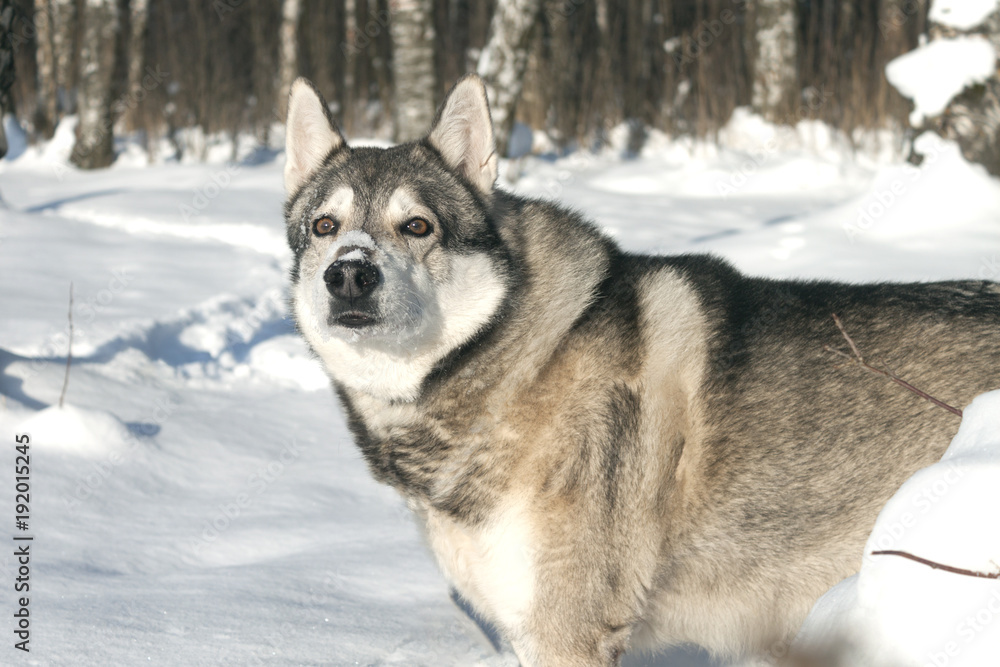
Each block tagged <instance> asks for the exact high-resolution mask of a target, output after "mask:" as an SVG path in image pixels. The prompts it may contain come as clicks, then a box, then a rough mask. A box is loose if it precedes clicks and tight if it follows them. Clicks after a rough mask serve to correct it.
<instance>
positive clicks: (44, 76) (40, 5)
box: [34, 0, 58, 139]
mask: <svg viewBox="0 0 1000 667" xmlns="http://www.w3.org/2000/svg"><path fill="white" fill-rule="evenodd" d="M34 24H35V43H36V45H37V49H36V51H35V63H36V64H37V66H38V110H37V122H36V126H37V127H38V129H39V131H40V132H41V134H42V136H44V137H45V138H46V139H51V138H52V134H53V133H54V132H55V128H56V120H57V119H56V114H57V113H58V111H57V105H56V72H55V54H54V52H53V48H52V27H53V26H52V10H51V9H50V8H49V2H48V0H35V20H34Z"/></svg>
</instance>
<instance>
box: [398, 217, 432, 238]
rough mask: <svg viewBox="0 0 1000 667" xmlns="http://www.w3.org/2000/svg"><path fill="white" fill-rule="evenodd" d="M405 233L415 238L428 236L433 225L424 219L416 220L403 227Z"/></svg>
mask: <svg viewBox="0 0 1000 667" xmlns="http://www.w3.org/2000/svg"><path fill="white" fill-rule="evenodd" d="M403 231H405V232H407V233H409V234H413V235H414V236H426V235H427V234H428V233H429V232H430V231H431V223H429V222H427V221H426V220H424V219H423V218H414V219H413V220H410V221H409V222H408V223H406V224H405V225H403Z"/></svg>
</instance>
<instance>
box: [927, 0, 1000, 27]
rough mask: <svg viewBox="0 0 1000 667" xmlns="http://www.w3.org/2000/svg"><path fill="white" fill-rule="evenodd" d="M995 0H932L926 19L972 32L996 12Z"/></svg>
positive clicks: (999, 4) (998, 3) (996, 2)
mask: <svg viewBox="0 0 1000 667" xmlns="http://www.w3.org/2000/svg"><path fill="white" fill-rule="evenodd" d="M998 6H1000V2H998V1H997V0H934V2H933V3H931V11H930V15H929V16H928V18H929V19H930V20H931V22H932V23H940V24H941V25H946V26H948V27H951V28H956V29H958V30H972V29H973V28H975V27H977V26H980V25H982V24H983V22H984V21H986V17H988V16H989V15H990V14H992V13H993V12H995V11H996V10H997V7H998Z"/></svg>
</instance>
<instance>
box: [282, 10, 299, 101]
mask: <svg viewBox="0 0 1000 667" xmlns="http://www.w3.org/2000/svg"><path fill="white" fill-rule="evenodd" d="M301 13H302V3H301V2H300V0H284V1H283V2H282V5H281V40H280V42H279V43H280V45H281V46H280V47H279V48H280V53H279V57H280V63H279V65H278V71H279V76H280V77H281V78H280V84H279V86H278V115H279V117H281V118H284V117H285V114H286V113H287V110H288V109H287V108H288V91H289V90H291V89H292V82H293V81H295V77H296V76H298V73H299V58H298V53H299V40H298V31H299V15H300V14H301Z"/></svg>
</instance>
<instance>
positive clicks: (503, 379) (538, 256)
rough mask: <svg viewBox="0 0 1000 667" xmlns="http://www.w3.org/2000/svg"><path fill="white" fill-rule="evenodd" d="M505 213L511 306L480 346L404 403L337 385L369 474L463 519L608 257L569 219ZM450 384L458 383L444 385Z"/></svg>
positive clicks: (534, 206)
mask: <svg viewBox="0 0 1000 667" xmlns="http://www.w3.org/2000/svg"><path fill="white" fill-rule="evenodd" d="M506 205H507V206H506V207H507V208H508V210H507V211H506V215H505V216H504V218H505V219H506V220H507V222H505V223H501V227H500V230H499V231H500V234H501V236H503V237H504V241H505V243H506V244H507V246H508V247H509V248H510V249H511V253H512V256H511V261H512V263H513V264H514V267H515V270H514V274H515V277H514V287H513V290H512V293H511V297H510V298H511V299H512V301H511V303H509V304H507V307H506V308H505V309H504V311H503V316H502V317H500V318H499V319H498V320H497V321H496V322H494V323H493V325H492V328H491V330H490V331H488V332H485V334H484V336H485V337H484V338H483V340H481V341H480V344H476V343H473V344H472V345H470V346H468V347H467V348H465V349H462V350H460V351H458V352H457V355H456V357H455V358H452V359H448V360H445V363H446V364H447V368H444V369H441V370H440V371H439V372H438V373H437V374H436V375H435V374H432V375H431V376H430V377H429V378H428V379H427V380H426V381H425V383H424V387H423V388H422V390H421V392H420V394H419V395H418V396H417V397H416V398H415V399H414V400H411V401H391V400H385V399H383V398H379V397H376V396H373V395H371V394H367V393H365V392H363V391H359V390H356V389H350V388H347V387H343V386H341V387H339V390H340V395H341V397H342V399H343V400H344V403H345V407H346V408H347V411H348V416H349V418H350V422H351V424H350V425H351V428H352V430H353V431H354V434H355V436H356V439H357V441H358V445H359V446H360V447H361V450H362V452H363V453H364V455H365V457H366V459H367V460H368V462H369V464H370V465H371V467H372V470H373V473H374V474H375V476H376V477H377V478H379V479H381V480H382V481H384V482H387V483H389V484H391V485H392V486H395V487H396V488H398V489H399V490H400V491H401V492H402V493H403V494H404V495H407V496H409V497H414V498H418V499H419V498H422V499H424V500H425V501H429V502H431V503H432V504H434V505H437V506H442V505H444V506H450V507H456V508H458V507H460V508H461V511H462V512H464V513H468V514H469V517H466V518H475V514H476V513H477V512H479V511H480V510H481V509H482V508H483V507H485V506H488V505H489V503H488V501H487V500H486V499H483V498H470V497H466V495H464V494H465V489H470V488H479V489H482V488H483V487H484V485H475V484H470V483H469V476H470V475H471V474H473V473H472V472H470V471H471V470H473V469H475V468H476V463H475V462H476V459H477V458H478V457H479V454H481V453H483V452H485V451H486V450H490V451H491V452H492V453H493V457H492V460H493V461H496V460H497V457H496V456H495V455H496V450H497V449H498V448H501V449H502V448H504V447H505V446H506V445H505V439H504V437H503V436H502V435H501V434H502V433H503V424H504V422H505V415H506V413H507V412H508V411H509V410H511V409H515V406H516V404H517V403H518V397H519V396H520V395H522V393H523V392H524V391H525V390H526V389H527V388H529V387H530V386H531V385H532V384H533V383H534V382H535V380H536V378H537V377H538V374H539V372H540V371H541V370H542V369H543V368H545V366H546V364H547V363H548V361H549V359H550V358H552V357H553V355H554V354H555V353H556V352H557V350H558V349H559V348H560V346H562V345H564V344H565V341H566V337H567V334H568V333H569V332H570V330H571V329H572V327H573V326H574V324H575V323H576V322H578V321H579V320H580V318H581V316H582V315H583V314H584V312H585V311H586V310H587V308H588V307H589V306H590V305H591V304H592V303H593V301H594V299H595V298H596V295H597V290H598V287H599V285H600V284H601V283H602V282H603V281H604V280H605V279H606V278H607V274H608V267H609V264H610V261H611V253H612V252H616V251H615V250H614V246H613V244H611V242H610V241H608V240H607V239H606V238H605V237H603V236H602V235H601V234H600V233H599V232H598V231H597V230H596V229H594V228H592V227H591V226H590V225H588V224H586V223H583V222H582V221H578V220H567V219H566V214H565V212H564V211H561V210H557V209H555V208H554V207H552V206H551V205H549V204H544V203H540V202H533V201H525V200H520V199H516V198H514V197H509V200H508V201H507V202H506ZM456 376H459V377H461V381H460V382H449V381H448V380H449V379H452V378H455V377H456ZM470 395H473V396H475V395H478V397H479V398H478V399H477V400H470ZM468 406H478V408H477V409H476V410H475V411H471V410H470V408H469V407H468ZM483 406H485V408H484V407H483ZM510 456H512V457H513V456H515V454H514V453H513V452H510ZM500 458H503V455H500ZM484 474H485V471H484ZM491 474H494V475H495V474H498V471H497V470H493V471H492V473H491ZM488 486H493V485H492V484H491V485H488Z"/></svg>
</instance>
